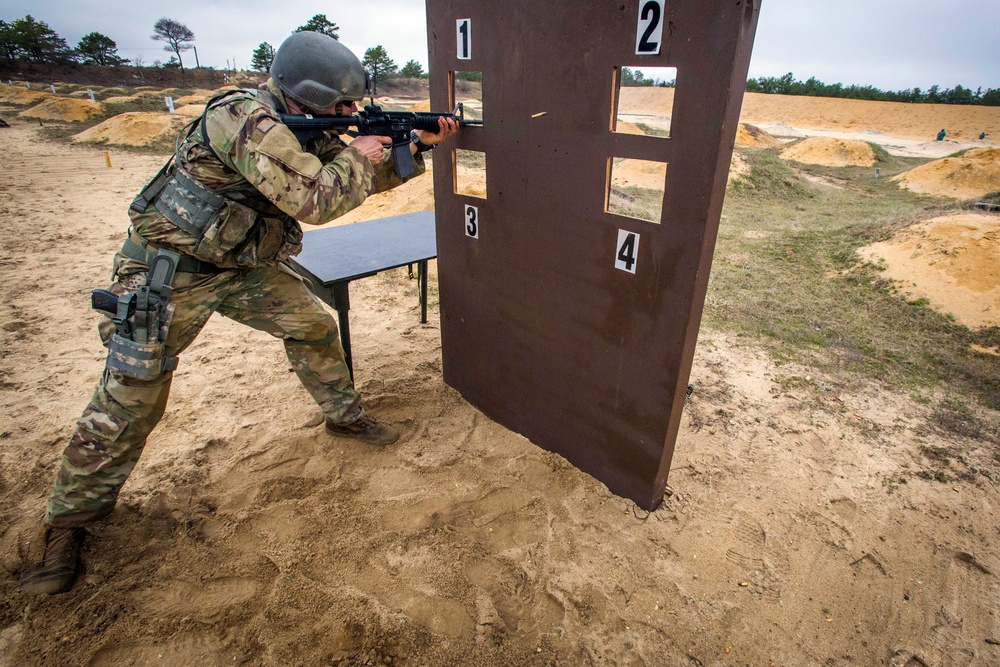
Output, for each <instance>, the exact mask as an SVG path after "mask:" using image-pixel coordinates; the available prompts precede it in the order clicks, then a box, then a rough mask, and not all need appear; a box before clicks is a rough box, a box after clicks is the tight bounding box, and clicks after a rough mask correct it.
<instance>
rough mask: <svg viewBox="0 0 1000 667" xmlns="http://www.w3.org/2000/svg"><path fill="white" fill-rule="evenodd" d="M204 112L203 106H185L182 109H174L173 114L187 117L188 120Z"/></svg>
mask: <svg viewBox="0 0 1000 667" xmlns="http://www.w3.org/2000/svg"><path fill="white" fill-rule="evenodd" d="M204 110H205V105H204V104H185V105H184V106H182V107H177V108H176V109H174V113H176V114H180V115H181V116H187V117H188V118H194V117H195V116H200V115H201V114H202V112H203V111H204Z"/></svg>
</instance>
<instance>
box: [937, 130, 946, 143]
mask: <svg viewBox="0 0 1000 667" xmlns="http://www.w3.org/2000/svg"><path fill="white" fill-rule="evenodd" d="M945 134H947V132H945V131H944V128H943V127H942V128H941V131H940V132H938V136H937V140H938V141H944V136H945Z"/></svg>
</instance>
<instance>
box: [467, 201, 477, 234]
mask: <svg viewBox="0 0 1000 667" xmlns="http://www.w3.org/2000/svg"><path fill="white" fill-rule="evenodd" d="M465 235H466V236H470V237H472V238H474V239H478V238H479V207H478V206H471V205H469V204H466V205H465Z"/></svg>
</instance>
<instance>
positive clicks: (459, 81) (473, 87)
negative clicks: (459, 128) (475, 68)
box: [448, 72, 485, 119]
mask: <svg viewBox="0 0 1000 667" xmlns="http://www.w3.org/2000/svg"><path fill="white" fill-rule="evenodd" d="M448 78H449V90H450V94H451V97H450V99H449V106H450V108H451V109H454V108H455V105H456V104H458V103H459V102H461V103H462V108H463V109H464V111H465V117H466V118H484V119H485V117H484V116H483V73H482V72H449V73H448Z"/></svg>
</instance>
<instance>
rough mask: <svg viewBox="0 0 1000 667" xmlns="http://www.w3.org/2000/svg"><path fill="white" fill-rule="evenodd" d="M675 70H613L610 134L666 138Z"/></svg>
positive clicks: (626, 68) (668, 132) (670, 113)
mask: <svg viewBox="0 0 1000 667" xmlns="http://www.w3.org/2000/svg"><path fill="white" fill-rule="evenodd" d="M676 82H677V68H676V67H642V68H638V67H615V68H614V71H613V76H612V86H613V92H614V101H615V107H614V108H613V109H612V113H611V131H612V132H622V133H625V134H643V135H646V136H650V137H669V136H670V122H671V118H672V116H673V114H674V91H675V88H674V86H675V84H676Z"/></svg>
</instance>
